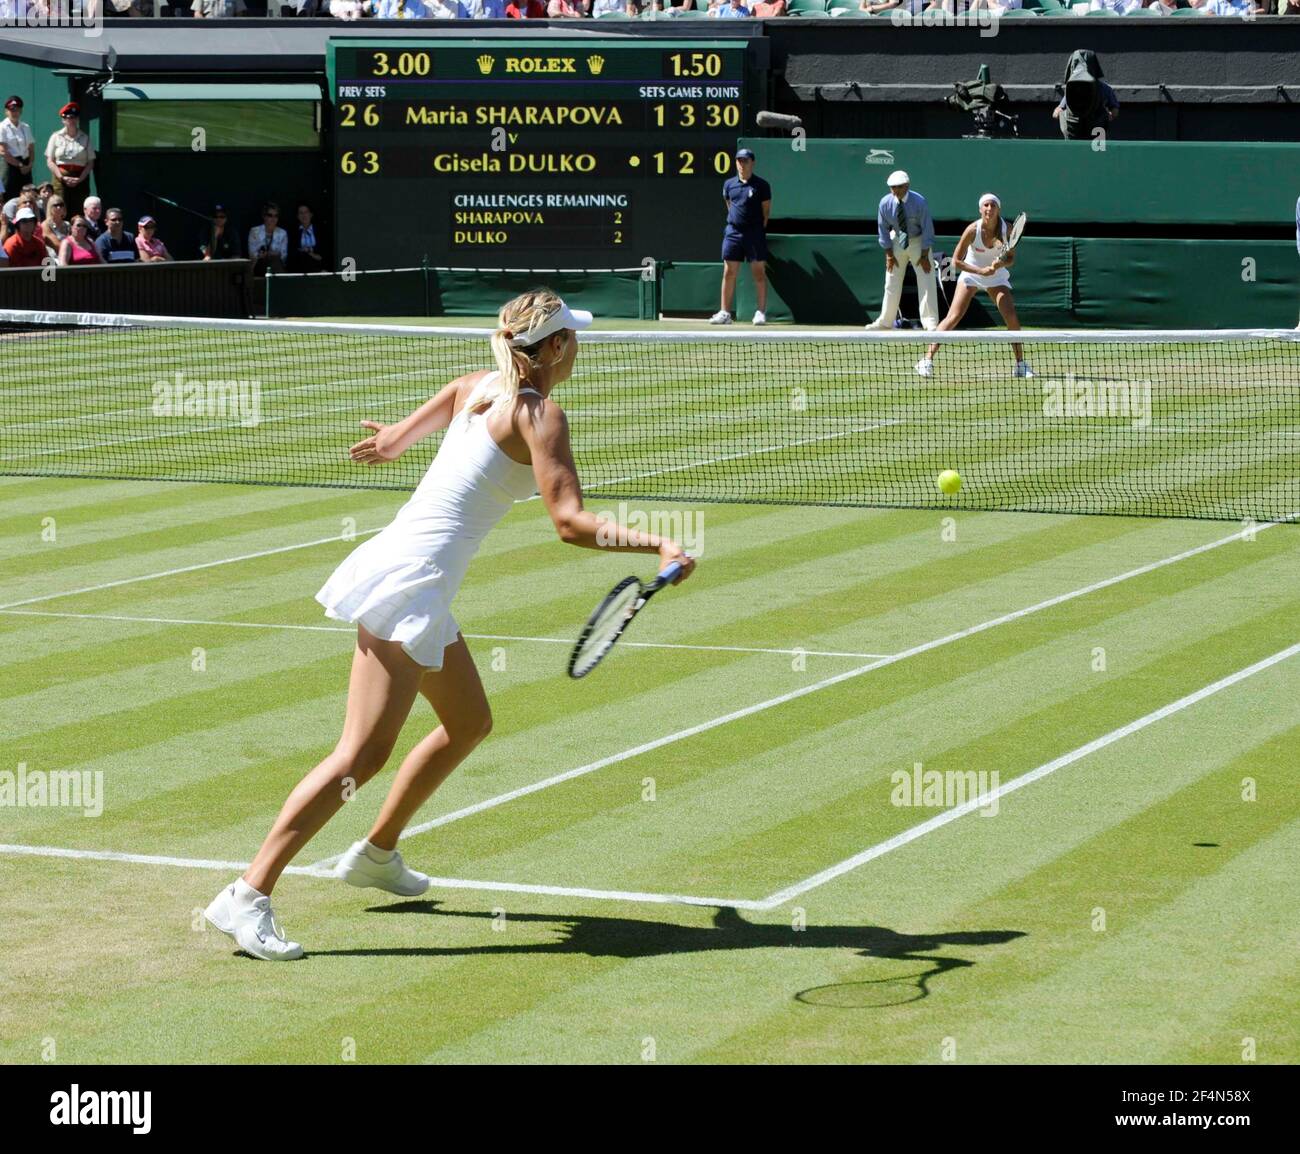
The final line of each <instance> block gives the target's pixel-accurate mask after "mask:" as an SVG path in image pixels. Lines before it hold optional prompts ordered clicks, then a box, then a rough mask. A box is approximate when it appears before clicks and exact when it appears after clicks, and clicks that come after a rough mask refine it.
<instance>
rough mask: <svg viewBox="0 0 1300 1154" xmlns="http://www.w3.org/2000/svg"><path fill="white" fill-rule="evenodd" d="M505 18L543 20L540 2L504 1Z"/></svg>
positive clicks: (543, 15)
mask: <svg viewBox="0 0 1300 1154" xmlns="http://www.w3.org/2000/svg"><path fill="white" fill-rule="evenodd" d="M506 17H507V19H510V20H545V19H546V5H545V4H544V3H543V2H542V0H506Z"/></svg>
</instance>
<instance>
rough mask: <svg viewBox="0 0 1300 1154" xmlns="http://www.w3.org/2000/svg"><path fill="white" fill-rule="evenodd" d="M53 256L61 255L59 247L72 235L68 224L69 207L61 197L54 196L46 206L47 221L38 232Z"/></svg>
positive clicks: (45, 220) (42, 223) (44, 221)
mask: <svg viewBox="0 0 1300 1154" xmlns="http://www.w3.org/2000/svg"><path fill="white" fill-rule="evenodd" d="M37 232H38V234H39V235H40V238H41V240H43V241H44V242H45V247H46V248H48V249H49V250H50V255H51V256H58V255H59V245H61V244H62V243H63V242H64V241H65V240H67V239H68V237H70V236H71V235H72V227H71V226H70V225H69V224H68V207H67V205H66V204H65V203H64V201H63V197H61V196H52V197H50V199H49V200H48V201H47V202H46V204H45V219H44V220H43V221H42V222H41V226H40V228H39V229H38V230H37Z"/></svg>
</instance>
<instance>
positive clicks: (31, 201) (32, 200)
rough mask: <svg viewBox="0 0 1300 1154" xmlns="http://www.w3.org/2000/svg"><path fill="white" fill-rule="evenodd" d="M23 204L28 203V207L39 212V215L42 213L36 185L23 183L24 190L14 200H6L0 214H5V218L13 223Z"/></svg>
mask: <svg viewBox="0 0 1300 1154" xmlns="http://www.w3.org/2000/svg"><path fill="white" fill-rule="evenodd" d="M23 205H27V207H28V208H30V209H31V210H32V211H33V212H35V213H37V215H38V216H39V215H40V213H39V210H38V208H37V205H36V185H34V184H25V185H23V188H22V191H21V192H20V193H19V194H18V195H17V196H15V197H14V198H13V200H7V201H5V204H4V208H3V209H0V215H3V216H4V218H5V220H7V221H8V222H9V223H10V224H11V225H12V224H13V222H14V213H16V212H17V211H18V210H19V209H20V208H22V206H23Z"/></svg>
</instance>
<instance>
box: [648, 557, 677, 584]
mask: <svg viewBox="0 0 1300 1154" xmlns="http://www.w3.org/2000/svg"><path fill="white" fill-rule="evenodd" d="M681 571H682V563H681V562H680V561H673V562H671V563H670V564H668V565H665V566H664V568H662V569H661V570H660V571H659V576H658V577H656V578H655V582H656V583H657V584H659V585H668V584H670V583H671V582H673V581H676V580H677V574H678V573H680V572H681Z"/></svg>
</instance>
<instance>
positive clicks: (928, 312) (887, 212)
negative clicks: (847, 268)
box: [867, 168, 939, 329]
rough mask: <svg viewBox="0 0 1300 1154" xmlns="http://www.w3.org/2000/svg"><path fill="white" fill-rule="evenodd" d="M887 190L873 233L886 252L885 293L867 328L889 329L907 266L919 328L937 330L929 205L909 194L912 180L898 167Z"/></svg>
mask: <svg viewBox="0 0 1300 1154" xmlns="http://www.w3.org/2000/svg"><path fill="white" fill-rule="evenodd" d="M885 184H886V185H887V186H888V187H889V192H887V193H886V194H885V195H884V196H883V197H882V198H881V201H880V204H879V205H878V206H877V208H876V234H877V238H878V240H879V242H880V247H881V248H882V249H884V250H885V293H884V300H883V301H882V303H881V306H880V316H878V317H877V318H876V319H875V320H874V321H872V322H871V323H870V324H868V325H867V328H869V329H892V328H893V327H894V320H895V318H896V317H897V316H898V306H899V303H900V301H901V300H902V298H903V278H904V277H906V276H907V266H908V265H909V264H910V265H912V266H913V267H914V268H915V269H916V291H917V295H918V297H919V298H920V305H921V326H922V327H923V328H926V329H937V328H938V327H939V286H938V281H937V278H936V277H935V268H934V261H933V260H931V259H930V249H931V248H932V247H933V246H934V220H933V219H932V218H931V216H930V206H929V204H927V203H926V200H925V197H923V196H922V195H921V194H920V193H919V192H912V191H911V189H912V178H911V177H910V176H908V175H907V173H905V172H904V171H903V170H902V169H901V168H900V169H898V170H897V171H895V172H891V173H890V174H889V176H888V177H886V178H885Z"/></svg>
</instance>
